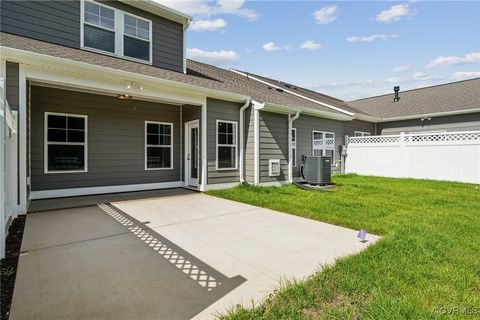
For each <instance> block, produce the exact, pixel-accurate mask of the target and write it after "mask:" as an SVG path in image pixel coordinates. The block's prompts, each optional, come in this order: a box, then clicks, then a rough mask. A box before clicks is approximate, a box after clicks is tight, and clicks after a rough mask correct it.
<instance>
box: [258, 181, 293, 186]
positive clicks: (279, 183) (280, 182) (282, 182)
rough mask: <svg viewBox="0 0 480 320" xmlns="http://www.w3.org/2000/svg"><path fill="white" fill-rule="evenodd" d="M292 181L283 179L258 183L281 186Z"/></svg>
mask: <svg viewBox="0 0 480 320" xmlns="http://www.w3.org/2000/svg"><path fill="white" fill-rule="evenodd" d="M289 183H290V182H289V181H288V180H283V181H269V182H260V183H259V184H258V186H259V187H281V186H284V185H287V184H289Z"/></svg>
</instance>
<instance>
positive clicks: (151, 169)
mask: <svg viewBox="0 0 480 320" xmlns="http://www.w3.org/2000/svg"><path fill="white" fill-rule="evenodd" d="M149 123H151V124H163V125H169V126H170V145H166V144H165V145H160V144H147V126H148V124H149ZM144 126H145V128H144V130H145V131H144V136H145V141H144V145H145V150H144V158H145V171H153V170H172V169H173V123H172V122H159V121H148V120H146V121H145V124H144ZM155 147H162V148H165V147H170V167H168V168H148V167H147V149H148V148H155Z"/></svg>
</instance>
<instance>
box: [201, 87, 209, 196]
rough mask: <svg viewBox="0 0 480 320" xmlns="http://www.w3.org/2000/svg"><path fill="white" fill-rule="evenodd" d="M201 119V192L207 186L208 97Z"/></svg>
mask: <svg viewBox="0 0 480 320" xmlns="http://www.w3.org/2000/svg"><path fill="white" fill-rule="evenodd" d="M201 115H202V117H201V119H200V130H201V133H202V140H201V141H202V142H201V147H202V163H201V166H202V170H201V173H202V176H201V183H200V185H199V190H200V191H205V187H206V185H207V97H205V98H204V102H203V103H202V110H201Z"/></svg>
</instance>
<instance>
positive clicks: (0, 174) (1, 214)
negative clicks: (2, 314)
mask: <svg viewBox="0 0 480 320" xmlns="http://www.w3.org/2000/svg"><path fill="white" fill-rule="evenodd" d="M6 68H7V66H6V61H5V60H1V61H0V159H1V161H0V259H3V258H4V257H5V236H6V234H5V231H6V224H7V221H6V217H5V196H7V195H6V193H5V161H4V160H5V153H6V152H5V125H6V124H5V117H4V115H5V113H6V112H4V109H6V105H7V104H6V100H7V99H6V98H5V92H6V87H7V79H6V78H7V77H6Z"/></svg>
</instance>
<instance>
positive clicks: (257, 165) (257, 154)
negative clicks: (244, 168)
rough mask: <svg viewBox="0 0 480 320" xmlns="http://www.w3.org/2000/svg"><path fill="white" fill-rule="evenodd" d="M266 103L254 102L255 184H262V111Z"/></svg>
mask: <svg viewBox="0 0 480 320" xmlns="http://www.w3.org/2000/svg"><path fill="white" fill-rule="evenodd" d="M264 106H265V103H261V102H258V101H255V100H253V149H254V150H253V167H254V170H253V184H254V185H258V184H259V183H260V111H259V110H260V109H263V107H264Z"/></svg>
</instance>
